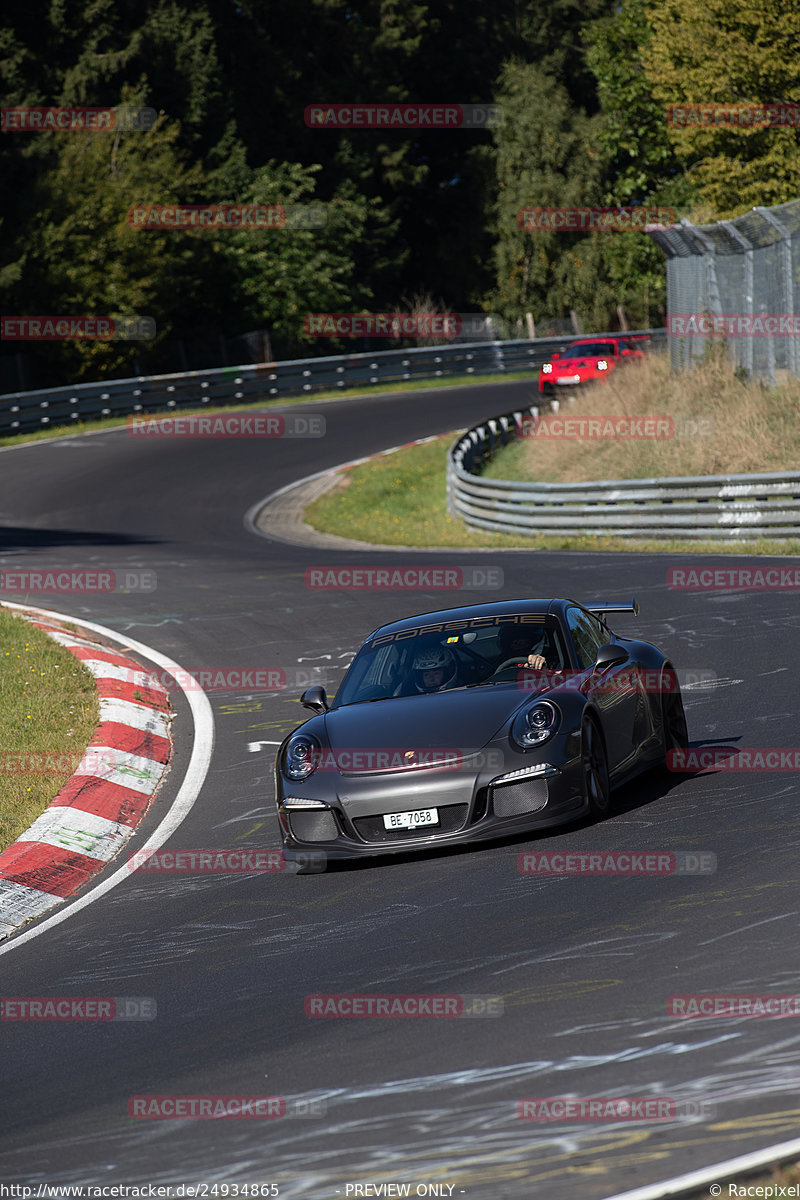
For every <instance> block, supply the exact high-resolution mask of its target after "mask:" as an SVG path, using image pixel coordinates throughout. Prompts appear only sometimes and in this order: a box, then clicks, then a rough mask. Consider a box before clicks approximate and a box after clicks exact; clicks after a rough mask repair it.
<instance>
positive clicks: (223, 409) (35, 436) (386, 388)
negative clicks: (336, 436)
mask: <svg viewBox="0 0 800 1200" xmlns="http://www.w3.org/2000/svg"><path fill="white" fill-rule="evenodd" d="M525 379H527V380H529V381H534V382H535V381H536V380H537V379H538V368H537V370H536V371H530V370H529V371H508V372H503V373H501V374H486V375H446V376H443V377H442V378H441V379H409V380H407V381H404V382H403V383H402V384H400V383H382V384H363V385H360V386H358V387H351V388H336V389H334V390H332V391H328V392H313V393H306V394H302V395H297V396H280V397H275V396H265V397H264V398H263V399H261V400H249V401H248V402H247V404H203V405H198V407H197V408H163V409H153V410H152V411H151V410H149V409H148V411H147V412H140V413H135V414H132V415H135V416H137V417H148V418H152V419H153V420H159V419H160V418H163V417H204V416H208V415H209V413H235V412H247V411H249V410H250V409H262V408H285V407H286V406H287V405H289V404H313V403H314V402H315V401H319V400H333V399H335V398H336V397H338V396H347V397H348V398H349V397H351V396H383V395H391V394H392V393H397V394H398V395H402V393H404V392H419V391H429V390H430V389H431V388H446V387H475V386H478V385H479V384H488V383H515V382H517V381H519V380H525ZM109 382H112V383H113V380H110V381H109ZM2 402H3V397H2V396H0V405H1V404H2ZM127 421H128V417H127V416H119V417H98V418H97V419H96V420H93V421H72V422H70V424H69V425H54V426H52V427H50V426H48V427H47V428H46V429H34V430H28V431H25V432H24V433H10V434H3V435H2V436H0V446H20V445H22V444H23V443H24V442H45V441H50V440H51V439H52V438H56V437H67V436H70V435H74V434H76V433H97V432H98V431H102V430H106V429H119V428H123V427H124V426H125V425H126V424H127Z"/></svg>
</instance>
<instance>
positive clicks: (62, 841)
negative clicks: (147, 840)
mask: <svg viewBox="0 0 800 1200" xmlns="http://www.w3.org/2000/svg"><path fill="white" fill-rule="evenodd" d="M130 836H131V827H130V825H123V824H121V823H120V822H119V821H109V819H108V817H99V816H98V815H97V814H96V813H88V812H83V811H82V810H81V809H77V808H70V807H69V806H68V805H58V806H56V807H54V806H53V805H51V806H50V808H46V809H45V810H44V812H43V813H42V815H41V816H40V817H37V818H36V820H35V821H34V822H33V824H32V825H31V826H30V828H28V829H26V830H25V832H24V834H23V835H22V836H21V837H20V839H19V840H20V842H39V843H42V842H44V843H45V844H46V845H48V846H58V847H59V848H60V849H62V850H71V851H72V852H73V853H74V854H85V855H87V856H88V857H89V858H98V859H100V860H101V862H109V860H110V859H112V858H113V857H114V855H115V854H117V853H118V852H119V850H120V849H121V847H122V845H123V844H124V843H125V842H126V841H127V840H128V838H129V837H130Z"/></svg>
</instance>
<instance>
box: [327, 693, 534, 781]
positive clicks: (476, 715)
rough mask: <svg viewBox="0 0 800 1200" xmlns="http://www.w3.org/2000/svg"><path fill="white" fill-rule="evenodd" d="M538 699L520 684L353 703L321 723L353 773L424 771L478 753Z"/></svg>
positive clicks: (346, 770) (344, 768)
mask: <svg viewBox="0 0 800 1200" xmlns="http://www.w3.org/2000/svg"><path fill="white" fill-rule="evenodd" d="M531 698H532V693H531V692H529V691H523V690H521V688H520V687H519V686H518V685H517V684H516V683H515V682H512V683H498V684H495V685H494V686H491V687H475V688H468V689H466V690H459V689H455V690H453V691H445V692H434V693H431V694H424V695H417V696H397V697H393V698H391V699H387V700H378V701H374V702H371V703H370V702H367V703H364V704H349V705H345V706H344V707H343V708H337V709H334V710H333V711H332V712H329V713H326V714H325V716H324V717H323V718H321V720H322V722H323V724H324V729H325V740H326V742H327V746H328V748H329V749H330V751H331V752H332V754H333V756H334V758H335V759H336V761H337V764H338V765H339V766H340V769H341V770H342V771H343V772H344V773H347V774H367V773H372V772H375V771H382V770H383V771H386V770H419V769H422V768H425V767H435V766H437V765H442V764H443V763H445V762H447V761H449V760H450V758H451V757H452V756H453V755H454V754H457V755H458V756H459V757H460V759H461V760H464V761H465V762H466V760H467V759H468V757H469V755H470V754H472V753H474V754H477V753H478V752H479V751H481V750H482V749H483V748H484V747H485V746H486V745H487V743H489V742H490V741H492V739H493V738H494V737H495V736H496V735H497V734H498V733H499V731H500V730H501V729H502V727H503V726H504V725H505V724H506V722H507V721H508V720H509V719H510V718H511V716H512V715H513V714H514V713H515V712H516V711H517V709H518V708H520V707H521V705H523V704H525V703H526V702H528V701H529V700H530V699H531Z"/></svg>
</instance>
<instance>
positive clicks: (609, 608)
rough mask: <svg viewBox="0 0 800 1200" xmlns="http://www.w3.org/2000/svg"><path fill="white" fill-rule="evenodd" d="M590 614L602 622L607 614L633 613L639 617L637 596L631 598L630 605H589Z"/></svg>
mask: <svg viewBox="0 0 800 1200" xmlns="http://www.w3.org/2000/svg"><path fill="white" fill-rule="evenodd" d="M586 607H587V608H588V610H589V612H590V613H594V615H595V616H596V617H599V618H600V620H601V621H602V620H603V619H604V618H605V616H606V614H607V613H627V612H629V613H633V615H634V616H635V617H638V615H639V601H638V600H637V599H636V597H635V596H631V599H630V603H628V604H613V603H608V604H587V605H586Z"/></svg>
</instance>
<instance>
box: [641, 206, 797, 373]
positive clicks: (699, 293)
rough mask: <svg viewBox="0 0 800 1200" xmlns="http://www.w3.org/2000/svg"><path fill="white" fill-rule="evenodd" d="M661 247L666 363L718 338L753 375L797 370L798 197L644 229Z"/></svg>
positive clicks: (687, 357) (689, 358)
mask: <svg viewBox="0 0 800 1200" xmlns="http://www.w3.org/2000/svg"><path fill="white" fill-rule="evenodd" d="M649 232H650V234H651V236H652V237H653V238H654V239H655V240H656V242H657V243H658V245H659V246H661V248H662V250H664V252H665V253H666V255H667V310H668V314H669V316H668V320H667V334H668V338H669V351H670V362H671V364H672V367H673V369H674V370H675V369H679V368H684V367H688V366H690V365H691V363H692V362H693V361H696V360H697V359H700V358H702V357H703V356H704V354H705V352H706V348H707V346H708V344H709V341H710V340H711V339H717V340H721V339H724V340H725V342H726V344H727V346H728V349H729V353H730V354H731V357H732V359H733V361H734V362H735V363H736V365H737V366H739V367H742V368H744V370H746V371H747V372H748V374H749V375H751V376H753V377H754V378H756V379H762V380H767V381H768V382H770V383H775V381H776V375H775V372H776V371H780V370H785V371H790V372H791V373H792V374H794V375H800V282H798V281H799V280H800V200H793V201H791V202H790V203H788V204H779V205H776V206H775V207H774V208H760V207H759V208H754V209H752V210H751V212H749V213H745V214H744V215H743V216H741V217H736V218H734V220H732V221H717V222H716V223H715V224H714V225H693V224H692V223H691V221H689V220H687V219H686V218H684V219H683V220H682V221H681V222H680V224H679V225H675V226H673V227H672V228H669V229H659V230H651V231H649Z"/></svg>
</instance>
